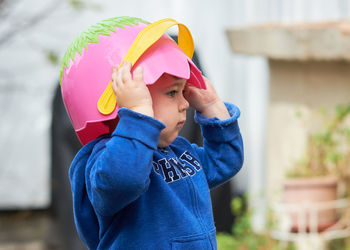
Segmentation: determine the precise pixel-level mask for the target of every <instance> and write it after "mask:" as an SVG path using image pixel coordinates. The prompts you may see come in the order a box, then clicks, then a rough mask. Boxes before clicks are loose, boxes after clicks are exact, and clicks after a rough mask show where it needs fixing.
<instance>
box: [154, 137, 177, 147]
mask: <svg viewBox="0 0 350 250" xmlns="http://www.w3.org/2000/svg"><path fill="white" fill-rule="evenodd" d="M176 137H177V136H174V138H167V139H163V140H162V139H160V140H159V141H158V148H165V147H168V146H169V145H170V144H171V143H173V141H174V140H175V139H176Z"/></svg>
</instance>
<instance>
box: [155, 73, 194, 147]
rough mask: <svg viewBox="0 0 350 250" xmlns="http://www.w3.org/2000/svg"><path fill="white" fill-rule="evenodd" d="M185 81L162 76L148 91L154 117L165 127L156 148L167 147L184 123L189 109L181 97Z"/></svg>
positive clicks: (166, 75) (165, 75)
mask: <svg viewBox="0 0 350 250" xmlns="http://www.w3.org/2000/svg"><path fill="white" fill-rule="evenodd" d="M185 86H186V80H185V79H179V78H176V77H173V76H171V75H168V74H163V75H162V76H161V77H160V78H159V79H158V80H157V81H156V82H155V83H154V84H152V85H149V86H148V89H149V91H150V93H151V96H152V102H153V111H154V117H155V118H156V119H158V120H159V121H161V122H163V123H164V124H165V125H166V128H165V129H163V130H162V132H161V134H160V138H159V142H158V147H160V148H163V147H166V146H169V145H170V144H171V143H172V142H173V141H174V140H175V138H176V137H177V135H178V133H179V131H180V130H181V128H182V127H183V125H184V124H185V121H186V109H187V108H188V107H189V104H188V102H187V100H186V99H185V98H184V96H183V91H184V88H185Z"/></svg>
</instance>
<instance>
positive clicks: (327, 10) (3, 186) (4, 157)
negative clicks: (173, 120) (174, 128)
mask: <svg viewBox="0 0 350 250" xmlns="http://www.w3.org/2000/svg"><path fill="white" fill-rule="evenodd" d="M114 16H135V17H141V18H143V19H145V20H148V21H151V22H153V21H157V20H159V19H162V18H167V17H170V18H174V19H175V20H177V21H179V22H182V23H184V24H186V26H188V28H189V29H190V30H191V32H192V36H193V38H194V42H195V46H196V57H197V62H198V63H199V64H200V67H201V69H202V71H203V72H204V74H205V75H206V76H207V77H208V78H209V79H210V80H211V82H212V83H213V85H214V86H215V88H216V90H217V92H218V93H219V95H220V96H221V97H222V99H223V100H224V101H229V102H232V103H235V104H236V105H237V106H239V107H240V109H241V111H242V115H241V118H240V120H239V122H240V127H241V132H242V134H243V138H244V143H245V163H244V167H243V169H242V170H241V171H240V173H239V174H237V175H236V176H235V177H234V178H233V180H232V181H231V182H230V183H228V184H226V185H225V186H224V187H222V188H221V189H219V190H214V191H213V193H212V199H213V208H214V215H215V219H216V225H217V229H218V232H219V235H218V245H219V249H240V248H241V249H328V248H330V249H348V247H349V246H348V245H349V244H348V245H347V243H349V240H348V238H349V222H350V214H349V201H348V200H349V199H348V195H349V185H348V184H347V183H349V182H348V180H349V179H348V177H349V172H350V170H349V164H348V163H349V159H350V157H349V154H348V152H349V147H348V145H349V137H350V132H349V129H348V128H349V126H348V125H347V124H349V121H348V118H347V117H348V113H350V111H349V110H350V108H349V103H350V80H349V79H350V64H349V62H350V23H349V22H348V21H347V20H349V19H350V0H293V1H289V0H286V1H284V0H245V1H239V0H220V1H209V0H201V1H199V0H186V1H185V0H148V1H141V0H129V1H107V0H99V1H97V0H86V1H83V0H46V1H40V0H32V1H24V0H0V104H1V105H0V114H1V115H2V122H1V125H0V249H1V250H5V249H84V248H83V246H82V245H81V243H80V241H79V239H78V236H77V235H76V232H75V229H74V226H73V222H72V215H71V201H70V196H69V195H70V194H69V192H70V186H69V182H68V179H67V171H68V168H69V164H70V161H71V159H72V157H73V156H74V154H75V152H76V151H77V150H78V149H79V147H80V145H79V143H78V141H77V140H76V138H75V136H74V134H72V128H71V127H70V124H69V121H67V117H66V115H65V110H64V107H63V106H62V102H61V97H60V92H59V89H58V81H59V67H60V61H61V58H62V57H63V55H64V53H65V50H66V48H67V47H68V45H69V44H70V42H71V41H72V40H73V39H74V38H75V37H76V36H77V35H78V34H79V33H80V32H81V31H83V30H84V29H86V28H88V27H89V26H91V25H92V24H94V23H96V22H98V21H100V20H103V19H106V18H109V17H114ZM169 34H171V35H176V34H177V30H176V29H175V28H174V29H171V30H170V31H169ZM193 128H194V127H188V128H186V130H188V131H191V129H193ZM191 134H192V135H193V133H191V132H190V133H189V135H191ZM190 139H193V140H194V141H195V140H198V138H190ZM316 165H317V166H316ZM319 166H320V167H319ZM315 176H326V177H327V178H328V177H329V176H332V177H336V178H335V181H333V182H332V181H330V180H329V178H328V179H327V181H326V187H327V188H323V189H327V190H326V194H320V193H319V191H315V186H318V185H320V184H315V185H314V186H313V187H311V189H312V192H315V193H312V194H311V197H320V198H318V199H316V200H312V199H311V198H305V199H304V198H303V196H304V194H305V193H307V192H309V191H303V192H302V193H301V194H294V193H293V194H290V193H289V191H290V190H291V188H290V186H289V185H290V183H287V184H286V181H288V180H289V179H291V177H315ZM314 179H315V178H313V180H312V181H306V182H307V183H310V182H312V183H313V181H314ZM302 185H304V184H302ZM330 186H334V187H336V190H335V191H330V190H328V187H330ZM297 189H300V188H299V187H298V188H297ZM327 195H328V196H330V200H326V199H325V197H326V196H327ZM287 196H288V197H287ZM286 197H287V198H286ZM289 197H292V199H291V200H290V199H289ZM293 199H294V200H293ZM295 204H297V205H295ZM300 204H306V205H305V206H301V205H300ZM300 207H302V208H300ZM298 209H299V210H298ZM300 209H301V210H300ZM328 214H331V215H330V217H331V218H330V219H324V218H326V217H327V216H328ZM238 238H239V239H241V240H242V241H238V240H237V239H238ZM242 247H243V248H242ZM259 247H260V248H259ZM261 247H265V248H261Z"/></svg>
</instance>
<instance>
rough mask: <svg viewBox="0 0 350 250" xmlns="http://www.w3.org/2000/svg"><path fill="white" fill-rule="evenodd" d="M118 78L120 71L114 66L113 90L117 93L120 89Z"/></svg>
mask: <svg viewBox="0 0 350 250" xmlns="http://www.w3.org/2000/svg"><path fill="white" fill-rule="evenodd" d="M117 78H118V69H117V67H116V66H112V88H113V90H114V92H116V91H117V88H118V86H117V84H118V81H117Z"/></svg>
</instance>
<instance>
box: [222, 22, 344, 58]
mask: <svg viewBox="0 0 350 250" xmlns="http://www.w3.org/2000/svg"><path fill="white" fill-rule="evenodd" d="M227 36H228V38H229V41H230V45H231V49H232V52H234V53H243V54H250V55H262V56H266V57H268V58H272V59H282V60H347V61H350V21H343V22H327V23H310V24H298V25H283V24H266V25H259V26H249V27H243V28H237V29H236V28H235V29H228V30H227Z"/></svg>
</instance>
